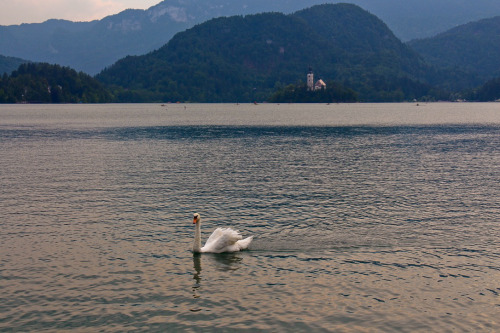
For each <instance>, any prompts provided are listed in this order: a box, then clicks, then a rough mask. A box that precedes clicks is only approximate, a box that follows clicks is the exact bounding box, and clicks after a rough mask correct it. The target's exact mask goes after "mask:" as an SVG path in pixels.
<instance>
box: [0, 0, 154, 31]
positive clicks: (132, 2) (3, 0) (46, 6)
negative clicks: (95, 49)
mask: <svg viewBox="0 0 500 333" xmlns="http://www.w3.org/2000/svg"><path fill="white" fill-rule="evenodd" d="M160 2H161V0H0V25H11V24H21V23H39V22H43V21H46V20H48V19H52V18H55V19H66V20H71V21H92V20H95V19H101V18H103V17H105V16H108V15H111V14H116V13H119V12H121V11H122V10H124V9H127V8H134V9H146V8H149V7H151V6H154V5H156V4H158V3H160Z"/></svg>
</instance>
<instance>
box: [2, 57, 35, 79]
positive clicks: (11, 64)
mask: <svg viewBox="0 0 500 333" xmlns="http://www.w3.org/2000/svg"><path fill="white" fill-rule="evenodd" d="M27 62H28V61H26V60H23V59H19V58H13V57H5V56H2V55H0V75H2V74H4V73H7V74H10V73H11V72H12V71H13V70H15V69H17V68H18V67H19V65H21V64H24V63H27Z"/></svg>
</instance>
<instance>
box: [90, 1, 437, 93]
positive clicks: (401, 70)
mask: <svg viewBox="0 0 500 333" xmlns="http://www.w3.org/2000/svg"><path fill="white" fill-rule="evenodd" d="M308 66H312V67H313V69H314V70H315V71H316V74H317V75H318V74H319V75H321V78H323V79H324V80H334V81H336V82H338V83H341V84H343V85H344V86H345V87H347V88H351V89H353V90H355V91H357V92H358V93H359V97H360V99H361V100H364V101H399V100H408V99H413V98H422V97H423V96H425V95H428V94H431V91H432V88H431V87H430V85H428V84H424V83H421V82H419V81H418V80H420V79H422V80H425V76H426V75H427V72H428V71H429V67H428V66H427V65H426V64H425V63H424V61H423V60H422V59H421V58H420V56H419V55H418V54H417V53H415V52H414V51H413V50H411V49H410V48H409V47H408V46H407V45H405V44H403V43H402V42H401V41H399V40H398V39H397V38H396V37H395V36H394V34H393V33H392V32H391V31H390V30H389V28H388V27H387V26H386V25H385V24H384V23H383V22H382V21H381V20H380V19H378V18H377V17H376V16H374V15H372V14H370V13H368V12H367V11H365V10H363V9H361V8H360V7H357V6H355V5H350V4H337V5H318V6H314V7H311V8H309V9H305V10H301V11H299V12H296V13H294V14H290V15H284V14H280V13H265V14H257V15H247V16H245V17H243V16H233V17H227V18H217V19H212V20H210V21H208V22H206V23H203V24H200V25H197V26H195V27H193V28H191V29H189V30H187V31H185V32H182V33H179V34H177V35H175V36H174V37H173V38H172V39H171V40H170V42H168V43H167V44H166V45H165V46H163V47H162V48H160V49H158V50H157V51H154V52H151V53H149V54H147V55H144V56H129V57H126V58H124V59H122V60H120V61H118V62H117V63H116V64H114V65H113V66H111V67H109V68H108V69H106V70H104V71H103V72H101V73H100V74H99V75H98V76H97V79H99V80H100V81H101V82H103V83H105V84H106V85H108V86H114V87H115V88H116V91H117V92H118V96H119V99H120V100H121V101H129V102H139V101H152V100H154V101H194V102H238V101H241V102H248V101H253V100H265V99H267V98H268V97H269V96H270V95H271V94H272V93H273V91H275V89H279V88H282V87H283V86H285V85H288V84H290V83H296V82H297V81H301V80H303V79H304V78H305V75H306V73H307V69H308Z"/></svg>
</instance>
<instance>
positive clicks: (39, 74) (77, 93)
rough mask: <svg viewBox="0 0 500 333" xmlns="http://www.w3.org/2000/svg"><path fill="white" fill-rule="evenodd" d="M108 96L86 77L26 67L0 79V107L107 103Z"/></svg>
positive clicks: (63, 69)
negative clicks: (5, 105)
mask: <svg viewBox="0 0 500 333" xmlns="http://www.w3.org/2000/svg"><path fill="white" fill-rule="evenodd" d="M110 101H111V95H110V94H109V93H108V92H107V90H106V89H105V88H104V87H103V86H102V84H101V83H99V82H98V81H96V80H95V79H93V78H92V77H90V76H89V75H87V74H84V73H81V72H80V73H77V72H76V71H75V70H73V69H70V68H67V67H61V66H59V65H49V64H46V63H29V64H23V65H21V66H19V68H18V69H17V70H15V71H13V72H12V74H11V75H7V74H4V75H3V76H1V77H0V103H106V102H110Z"/></svg>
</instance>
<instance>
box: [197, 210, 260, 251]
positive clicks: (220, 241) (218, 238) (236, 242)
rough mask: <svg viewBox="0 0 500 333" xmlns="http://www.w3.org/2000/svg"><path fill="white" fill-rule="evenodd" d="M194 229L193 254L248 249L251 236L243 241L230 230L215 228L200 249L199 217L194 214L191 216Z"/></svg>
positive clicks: (234, 231)
mask: <svg viewBox="0 0 500 333" xmlns="http://www.w3.org/2000/svg"><path fill="white" fill-rule="evenodd" d="M193 224H195V229H194V243H193V252H194V253H222V252H238V251H241V250H245V249H247V248H248V246H249V245H250V243H251V242H252V239H253V236H250V237H247V238H245V239H243V237H242V236H241V234H240V233H239V232H238V231H236V230H233V229H231V228H217V229H215V230H214V232H213V233H212V235H210V237H208V239H207V242H206V243H205V246H204V247H201V230H200V229H201V217H200V214H198V213H196V214H194V216H193Z"/></svg>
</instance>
